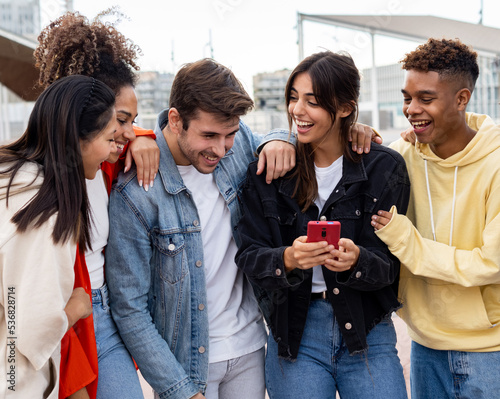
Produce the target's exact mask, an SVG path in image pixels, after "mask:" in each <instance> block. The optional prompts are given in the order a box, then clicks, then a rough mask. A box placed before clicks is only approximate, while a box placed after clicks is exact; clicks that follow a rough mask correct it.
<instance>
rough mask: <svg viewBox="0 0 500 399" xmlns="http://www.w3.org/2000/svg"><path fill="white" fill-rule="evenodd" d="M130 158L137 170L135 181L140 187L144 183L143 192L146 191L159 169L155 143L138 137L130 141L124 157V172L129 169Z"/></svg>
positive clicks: (158, 150) (151, 139) (158, 157)
mask: <svg viewBox="0 0 500 399" xmlns="http://www.w3.org/2000/svg"><path fill="white" fill-rule="evenodd" d="M132 158H133V159H134V162H135V166H136V168H137V181H138V182H139V185H140V186H142V184H143V182H144V190H146V191H148V189H149V186H152V185H153V181H154V179H155V176H156V173H157V172H158V168H159V167H160V149H159V148H158V146H157V145H156V141H155V140H154V139H153V138H152V137H150V136H139V137H137V138H136V139H135V140H133V141H131V142H130V144H129V147H128V151H127V154H126V156H125V169H124V171H125V172H127V171H128V170H129V169H130V168H131V166H132Z"/></svg>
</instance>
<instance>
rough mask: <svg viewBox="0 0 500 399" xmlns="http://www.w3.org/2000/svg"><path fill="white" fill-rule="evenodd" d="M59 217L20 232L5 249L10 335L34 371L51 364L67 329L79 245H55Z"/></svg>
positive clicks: (1, 259)
mask: <svg viewBox="0 0 500 399" xmlns="http://www.w3.org/2000/svg"><path fill="white" fill-rule="evenodd" d="M55 218H56V216H55V215H54V216H52V217H51V218H50V219H49V220H48V221H47V222H46V223H44V224H43V225H42V226H41V227H39V228H28V230H27V231H26V232H24V233H18V232H17V231H16V232H15V233H14V234H13V235H12V237H11V239H10V240H9V241H8V242H7V243H6V244H5V245H3V247H2V251H1V254H0V267H1V269H2V281H3V287H2V290H3V298H2V309H3V311H4V315H3V317H4V320H6V321H7V322H8V321H13V323H10V324H7V328H8V335H9V336H15V337H16V338H17V342H16V349H17V350H18V351H19V352H20V353H21V354H22V355H23V356H25V357H26V358H27V359H28V361H29V362H30V363H31V364H32V365H33V367H34V368H35V370H40V369H41V368H42V367H43V366H45V365H46V364H47V362H48V361H49V359H50V357H51V356H52V355H53V353H54V352H55V351H56V350H58V348H59V345H60V343H61V340H62V338H63V336H64V335H65V333H66V330H67V329H68V318H67V316H66V313H65V312H64V308H65V306H66V303H67V302H68V300H69V298H70V296H71V293H72V290H73V283H74V272H73V264H74V262H75V253H76V244H74V243H73V242H66V243H60V244H54V242H53V240H52V231H53V224H54V222H55ZM9 305H10V306H9ZM9 326H11V327H13V328H9Z"/></svg>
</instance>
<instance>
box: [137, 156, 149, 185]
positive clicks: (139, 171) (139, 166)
mask: <svg viewBox="0 0 500 399" xmlns="http://www.w3.org/2000/svg"><path fill="white" fill-rule="evenodd" d="M134 161H135V167H136V169H137V182H138V183H139V186H140V187H143V183H144V182H145V180H144V166H143V164H142V157H136V158H134ZM144 189H146V186H145V185H144Z"/></svg>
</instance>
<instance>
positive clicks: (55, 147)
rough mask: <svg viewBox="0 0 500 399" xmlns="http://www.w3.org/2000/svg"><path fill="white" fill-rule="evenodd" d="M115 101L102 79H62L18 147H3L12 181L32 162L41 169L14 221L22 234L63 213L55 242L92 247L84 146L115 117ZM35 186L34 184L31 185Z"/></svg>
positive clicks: (40, 104)
mask: <svg viewBox="0 0 500 399" xmlns="http://www.w3.org/2000/svg"><path fill="white" fill-rule="evenodd" d="M114 105H115V96H114V93H113V92H112V90H111V89H110V88H109V87H108V86H106V85H105V84H104V83H102V82H100V81H99V80H96V79H93V78H89V77H86V76H80V75H74V76H69V77H65V78H61V79H59V80H57V81H56V82H55V83H53V84H51V85H50V86H49V87H48V88H47V89H45V91H44V92H43V93H42V94H41V95H40V97H39V98H38V100H37V101H36V103H35V106H34V108H33V111H32V112H31V115H30V118H29V122H28V127H27V129H26V131H25V132H24V134H23V135H22V136H21V137H20V138H19V139H18V140H16V141H15V142H13V143H11V144H7V145H4V146H0V164H5V163H10V165H9V166H8V167H6V168H5V169H3V170H2V171H0V173H1V174H3V175H7V176H9V177H10V179H9V183H8V185H7V200H6V201H7V206H8V200H9V192H10V188H11V186H12V182H13V180H14V177H15V175H16V173H17V172H18V171H19V169H20V168H21V167H22V166H23V165H24V164H25V163H27V162H33V163H36V164H38V165H40V166H41V168H40V169H41V171H42V173H43V182H42V184H41V187H40V189H39V190H38V192H37V193H36V194H35V196H34V197H33V198H32V199H31V200H30V201H29V202H28V203H27V204H26V205H25V206H24V207H22V208H21V209H20V210H19V211H18V212H16V214H15V215H14V216H13V217H12V222H13V223H14V224H16V225H17V230H18V231H19V232H24V231H26V230H27V229H28V228H31V227H39V226H41V225H42V224H43V223H45V222H46V221H47V220H48V219H49V218H50V217H51V216H52V215H54V214H56V213H57V217H56V221H55V225H54V230H53V232H52V238H53V240H54V243H56V244H57V243H59V242H65V241H67V240H69V239H70V238H73V239H74V240H75V241H76V242H78V244H79V245H80V247H81V248H82V249H85V248H87V247H88V245H89V243H90V234H89V226H90V223H89V218H90V217H89V203H88V198H87V189H86V184H85V174H84V169H83V162H82V155H81V151H80V141H85V142H88V141H92V140H93V139H95V137H96V136H97V135H98V134H100V133H101V131H102V130H103V129H104V128H105V127H106V126H107V124H108V123H109V121H110V120H111V117H112V116H113V109H114ZM28 185H30V184H28Z"/></svg>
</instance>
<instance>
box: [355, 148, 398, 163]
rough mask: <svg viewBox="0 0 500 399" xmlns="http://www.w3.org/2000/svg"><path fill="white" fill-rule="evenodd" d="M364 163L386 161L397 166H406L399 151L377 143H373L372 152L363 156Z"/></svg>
mask: <svg viewBox="0 0 500 399" xmlns="http://www.w3.org/2000/svg"><path fill="white" fill-rule="evenodd" d="M363 161H364V162H365V163H372V162H377V163H378V162H382V161H384V162H389V163H391V162H392V163H395V164H404V162H405V161H404V159H403V156H402V155H401V154H400V153H399V152H398V151H396V150H394V149H392V148H389V147H386V146H384V145H381V144H377V143H372V146H371V149H370V152H369V153H368V154H364V155H363Z"/></svg>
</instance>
